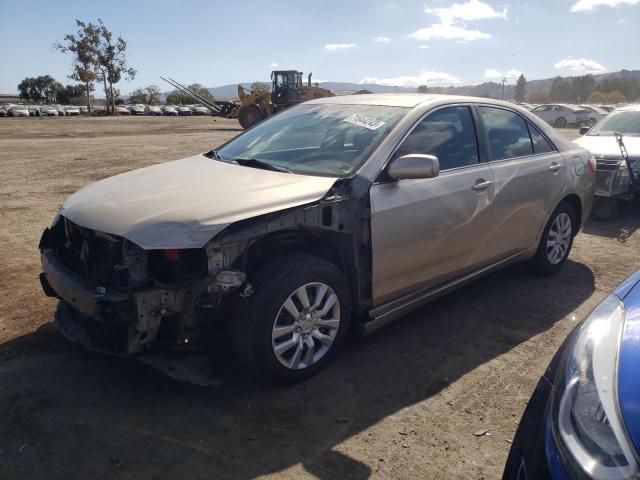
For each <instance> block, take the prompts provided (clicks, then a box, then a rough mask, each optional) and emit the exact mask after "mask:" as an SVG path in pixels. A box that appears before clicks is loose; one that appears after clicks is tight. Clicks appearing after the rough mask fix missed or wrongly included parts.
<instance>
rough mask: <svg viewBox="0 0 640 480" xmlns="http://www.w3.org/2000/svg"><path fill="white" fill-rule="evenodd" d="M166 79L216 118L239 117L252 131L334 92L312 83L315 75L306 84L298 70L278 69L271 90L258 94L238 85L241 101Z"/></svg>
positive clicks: (165, 79)
mask: <svg viewBox="0 0 640 480" xmlns="http://www.w3.org/2000/svg"><path fill="white" fill-rule="evenodd" d="M160 78H162V79H163V80H164V81H165V82H167V83H169V84H171V85H172V86H173V87H175V88H177V89H178V90H180V91H181V92H183V93H184V94H186V95H189V96H190V97H192V98H193V99H194V100H196V101H198V102H200V103H202V104H203V105H204V106H206V107H207V108H208V109H209V110H210V111H211V113H212V115H214V116H217V117H223V118H237V119H238V121H239V122H240V125H242V127H243V128H249V127H251V126H253V125H255V124H256V123H258V122H260V121H262V120H264V119H265V118H267V117H268V116H269V115H273V114H274V113H276V112H278V111H280V110H282V109H284V108H287V107H290V106H292V105H297V104H298V103H302V102H305V101H307V100H311V99H314V98H323V97H332V96H333V93H332V92H331V90H328V89H326V88H320V87H318V84H315V85H312V84H311V74H309V76H308V77H307V84H306V85H303V82H302V72H298V71H296V70H275V71H273V72H271V91H270V92H256V91H253V90H250V89H248V88H244V87H243V86H242V85H238V98H239V100H237V101H230V100H216V99H207V98H204V97H202V95H199V94H198V93H196V92H194V91H192V90H190V89H189V88H187V87H185V86H184V85H181V84H180V83H178V82H176V81H175V80H173V79H172V78H168V79H167V78H164V77H160Z"/></svg>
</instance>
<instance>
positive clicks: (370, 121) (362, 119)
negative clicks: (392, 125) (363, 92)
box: [343, 113, 385, 130]
mask: <svg viewBox="0 0 640 480" xmlns="http://www.w3.org/2000/svg"><path fill="white" fill-rule="evenodd" d="M343 122H349V123H353V124H354V125H359V126H361V127H364V128H368V129H369V130H377V129H379V128H380V127H381V126H383V125H384V124H385V122H383V121H382V120H378V119H377V118H373V117H367V116H366V115H360V114H359V113H354V114H353V115H351V116H350V117H347V118H345V119H344V120H343Z"/></svg>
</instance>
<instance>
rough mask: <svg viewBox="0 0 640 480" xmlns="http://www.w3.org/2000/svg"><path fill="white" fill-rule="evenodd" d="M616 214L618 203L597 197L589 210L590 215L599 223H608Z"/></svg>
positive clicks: (610, 199) (611, 199)
mask: <svg viewBox="0 0 640 480" xmlns="http://www.w3.org/2000/svg"><path fill="white" fill-rule="evenodd" d="M617 213H618V202H616V201H615V200H614V199H613V198H607V197H597V198H596V200H595V202H594V203H593V208H592V209H591V215H592V216H593V218H594V219H595V220H597V221H599V222H608V221H609V220H611V219H612V218H613V217H615V216H616V215H617Z"/></svg>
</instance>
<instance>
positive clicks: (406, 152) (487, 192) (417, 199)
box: [40, 95, 593, 385]
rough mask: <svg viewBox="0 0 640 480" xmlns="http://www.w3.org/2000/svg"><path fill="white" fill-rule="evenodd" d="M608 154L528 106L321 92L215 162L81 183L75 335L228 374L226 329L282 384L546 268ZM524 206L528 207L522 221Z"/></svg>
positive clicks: (178, 371)
mask: <svg viewBox="0 0 640 480" xmlns="http://www.w3.org/2000/svg"><path fill="white" fill-rule="evenodd" d="M588 165H589V154H588V153H587V152H586V151H585V150H582V149H580V148H579V147H576V146H575V145H573V144H571V143H569V142H567V141H566V140H564V139H562V138H561V137H558V136H557V135H556V134H555V133H554V132H553V130H552V129H550V128H549V127H547V126H546V125H544V123H543V122H541V121H540V120H539V119H537V117H535V116H533V115H531V114H530V113H528V112H526V111H524V110H521V109H519V108H518V107H514V106H513V105H510V104H507V103H503V102H495V101H490V100H486V99H473V98H469V97H448V96H439V95H365V96H351V97H333V98H327V99H318V100H314V101H311V102H307V103H305V104H302V105H299V106H296V107H292V108H290V109H288V110H285V111H283V112H282V113H279V114H278V115H275V116H273V117H271V118H269V119H267V120H265V121H264V122H262V123H260V124H258V125H256V126H255V127H253V128H251V129H249V130H247V131H246V132H244V133H243V134H241V135H240V136H238V137H236V138H235V139H233V140H231V141H230V142H228V143H226V144H225V145H223V146H221V147H219V148H218V149H216V150H212V151H210V152H208V153H205V154H202V155H196V156H194V157H190V158H187V159H184V160H179V161H175V162H169V163H165V164H161V165H156V166H152V167H147V168H144V169H140V170H135V171H131V172H128V173H125V174H122V175H118V176H115V177H112V178H108V179H106V180H102V181H100V182H97V183H95V184H93V185H89V186H88V187H85V188H84V189H82V190H80V191H79V192H77V193H75V194H73V195H71V196H70V197H69V198H68V199H67V200H66V201H65V202H64V204H63V205H62V207H61V209H60V214H59V216H58V217H57V218H56V219H55V221H54V222H53V224H52V226H51V227H50V228H49V229H47V230H46V231H45V232H44V234H43V236H42V239H41V242H40V250H41V258H42V266H43V273H42V274H41V276H40V279H41V283H42V286H43V289H44V291H45V293H46V294H47V295H50V296H53V297H58V298H59V299H60V304H59V308H58V310H57V313H56V320H57V322H58V324H59V325H60V327H61V329H62V331H63V333H64V334H65V335H66V336H67V337H68V338H70V339H72V340H74V341H76V342H79V343H80V344H82V345H84V346H85V347H87V348H90V349H94V350H99V351H104V352H108V353H111V354H116V355H121V356H126V357H131V358H135V359H138V360H141V361H143V362H145V363H148V364H150V365H152V366H153V367H155V368H158V369H160V370H162V371H164V372H165V373H167V374H169V375H171V376H172V377H174V378H178V379H181V380H187V381H191V382H194V383H199V384H204V385H211V384H214V383H216V379H215V378H214V377H212V376H211V375H209V372H208V365H207V358H208V357H207V351H208V349H210V348H211V339H212V338H213V337H214V336H216V335H219V334H220V332H229V335H230V341H231V342H232V344H233V346H234V349H235V351H236V353H237V355H238V357H239V359H240V360H241V361H242V362H243V363H244V364H245V365H247V366H248V367H249V368H250V369H251V370H252V371H254V372H255V373H256V374H257V375H259V376H261V377H264V378H267V379H269V380H270V381H275V382H280V383H286V382H293V381H298V380H301V379H304V378H307V377H308V376H310V375H312V374H314V373H316V372H317V371H319V370H320V369H322V368H323V367H324V365H326V363H327V362H328V361H329V360H330V359H331V357H332V356H333V355H334V354H335V353H336V351H337V350H338V348H339V346H340V344H341V343H342V342H343V340H344V338H345V335H346V333H347V331H348V330H349V329H350V327H353V328H356V329H358V330H360V331H361V332H364V333H367V332H371V331H374V330H376V329H377V328H379V327H381V326H382V325H384V324H386V323H388V322H389V321H391V320H393V319H396V318H398V317H400V316H402V315H403V314H404V313H405V312H407V311H409V310H410V309H413V308H416V307H418V306H420V305H422V304H424V303H425V302H428V301H430V300H432V299H434V298H436V297H437V296H439V295H441V294H443V293H445V292H447V291H449V290H451V289H453V288H456V287H458V286H460V285H463V284H464V283H466V282H468V281H471V280H473V279H475V278H478V277H479V276H481V275H484V274H486V273H488V272H490V271H492V270H494V269H496V268H499V267H502V266H504V265H507V264H509V263H513V262H516V261H522V260H530V261H531V262H532V265H533V266H534V267H535V269H536V270H537V271H539V272H541V273H544V274H550V273H554V272H556V271H557V270H558V269H559V268H560V267H561V266H562V264H563V263H564V261H565V260H566V258H567V256H568V254H569V251H570V249H571V243H572V240H573V237H574V236H575V234H576V233H577V232H578V230H579V228H580V226H581V224H582V223H583V220H584V219H585V218H586V216H587V215H588V213H589V210H590V208H591V202H592V195H593V172H592V170H591V169H590V167H589V166H588ZM514 212H517V214H514Z"/></svg>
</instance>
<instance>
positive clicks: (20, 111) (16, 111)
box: [7, 105, 29, 117]
mask: <svg viewBox="0 0 640 480" xmlns="http://www.w3.org/2000/svg"><path fill="white" fill-rule="evenodd" d="M7 112H8V113H9V116H10V117H28V116H29V109H28V108H27V106H26V105H11V107H9V110H7Z"/></svg>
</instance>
